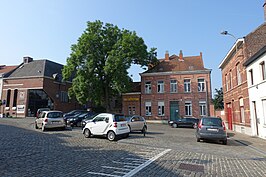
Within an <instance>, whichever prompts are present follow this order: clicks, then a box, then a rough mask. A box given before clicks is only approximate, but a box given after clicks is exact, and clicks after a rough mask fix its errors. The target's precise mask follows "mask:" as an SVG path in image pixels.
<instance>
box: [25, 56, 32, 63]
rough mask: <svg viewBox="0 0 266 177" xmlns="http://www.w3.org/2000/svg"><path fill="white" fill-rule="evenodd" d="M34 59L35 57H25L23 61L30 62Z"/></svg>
mask: <svg viewBox="0 0 266 177" xmlns="http://www.w3.org/2000/svg"><path fill="white" fill-rule="evenodd" d="M32 61H33V58H31V57H23V63H24V64H25V63H29V62H32Z"/></svg>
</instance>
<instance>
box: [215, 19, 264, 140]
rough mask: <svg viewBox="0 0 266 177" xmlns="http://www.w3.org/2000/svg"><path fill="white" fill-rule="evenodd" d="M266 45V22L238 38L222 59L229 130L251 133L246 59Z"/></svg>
mask: <svg viewBox="0 0 266 177" xmlns="http://www.w3.org/2000/svg"><path fill="white" fill-rule="evenodd" d="M265 44H266V23H263V24H262V25H260V26H259V27H258V28H256V29H255V30H254V31H252V32H251V33H249V34H248V35H247V36H245V37H244V38H242V39H238V40H237V41H236V42H235V44H234V45H233V46H232V48H231V49H230V50H229V52H228V53H227V55H226V56H225V58H224V59H223V60H222V62H221V64H220V65H219V68H220V69H221V71H222V82H223V84H222V85H223V91H224V108H225V109H224V111H225V121H226V122H227V126H228V128H229V129H230V130H234V131H237V132H242V133H245V134H248V135H251V134H252V130H251V124H250V105H249V103H250V101H249V94H248V83H247V73H246V68H245V67H244V66H243V64H244V62H245V61H246V60H247V59H248V58H250V57H251V56H253V55H254V54H255V53H257V52H258V51H259V50H260V49H261V48H262V47H263V46H264V45H265Z"/></svg>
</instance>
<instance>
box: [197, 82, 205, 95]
mask: <svg viewBox="0 0 266 177" xmlns="http://www.w3.org/2000/svg"><path fill="white" fill-rule="evenodd" d="M198 91H199V92H204V91H205V81H204V79H198Z"/></svg>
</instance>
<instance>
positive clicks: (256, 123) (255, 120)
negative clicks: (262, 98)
mask: <svg viewBox="0 0 266 177" xmlns="http://www.w3.org/2000/svg"><path fill="white" fill-rule="evenodd" d="M252 104H253V108H254V110H253V111H254V112H253V119H254V122H255V129H256V130H255V132H256V136H259V128H258V117H257V108H256V102H255V101H252Z"/></svg>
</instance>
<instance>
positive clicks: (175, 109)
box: [170, 101, 180, 120]
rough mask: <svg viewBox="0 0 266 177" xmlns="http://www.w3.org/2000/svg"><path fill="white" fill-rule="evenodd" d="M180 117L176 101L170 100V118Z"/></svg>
mask: <svg viewBox="0 0 266 177" xmlns="http://www.w3.org/2000/svg"><path fill="white" fill-rule="evenodd" d="M178 118H180V114H179V106H178V101H170V120H177V119H178Z"/></svg>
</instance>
